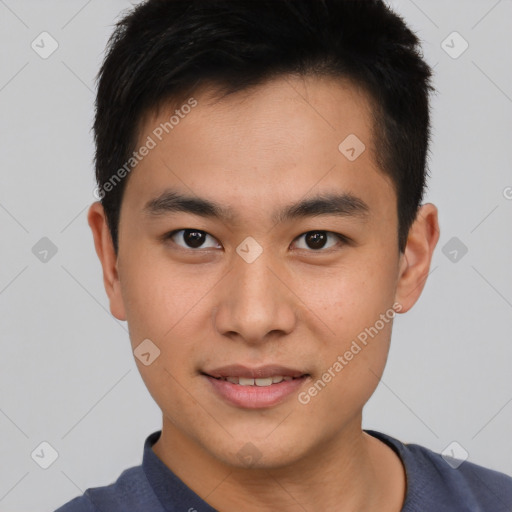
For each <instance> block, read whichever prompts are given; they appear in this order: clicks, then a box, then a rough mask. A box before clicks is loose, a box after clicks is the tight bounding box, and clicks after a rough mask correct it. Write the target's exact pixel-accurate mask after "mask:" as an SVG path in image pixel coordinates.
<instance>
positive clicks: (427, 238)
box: [395, 203, 439, 313]
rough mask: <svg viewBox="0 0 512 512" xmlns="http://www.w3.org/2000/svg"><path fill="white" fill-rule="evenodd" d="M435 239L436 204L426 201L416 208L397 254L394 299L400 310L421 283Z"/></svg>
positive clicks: (418, 291)
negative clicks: (412, 221) (406, 236)
mask: <svg viewBox="0 0 512 512" xmlns="http://www.w3.org/2000/svg"><path fill="white" fill-rule="evenodd" d="M438 240H439V222H438V218H437V208H436V207H435V206H434V205H433V204H431V203H427V204H424V205H422V206H421V208H419V210H418V214H417V216H416V220H415V221H414V223H413V224H412V226H411V229H410V230H409V235H408V238H407V245H406V247H405V251H404V253H403V254H402V256H401V262H400V269H399V274H398V282H397V290H396V295H395V300H396V301H397V302H399V303H400V304H401V306H402V308H401V310H400V313H405V312H407V311H408V310H409V309H411V308H412V307H413V306H414V304H415V303H416V301H417V300H418V299H419V297H420V295H421V292H422V291H423V288H424V286H425V283H426V280H427V277H428V274H429V269H430V263H431V261H432V255H433V253H434V249H435V247H436V245H437V242H438Z"/></svg>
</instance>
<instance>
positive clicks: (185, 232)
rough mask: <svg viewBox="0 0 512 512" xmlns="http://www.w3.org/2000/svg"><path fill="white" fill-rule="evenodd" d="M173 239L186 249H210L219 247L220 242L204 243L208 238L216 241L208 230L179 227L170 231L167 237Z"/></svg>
mask: <svg viewBox="0 0 512 512" xmlns="http://www.w3.org/2000/svg"><path fill="white" fill-rule="evenodd" d="M166 238H169V239H171V240H172V241H173V242H174V243H175V244H177V245H179V246H180V247H183V248H184V249H210V248H217V247H219V244H218V243H217V244H215V243H214V244H213V245H204V244H205V241H207V240H208V239H211V240H213V241H214V242H216V240H215V238H213V236H211V235H210V234H208V233H206V231H201V230H200V229H179V230H176V231H173V232H172V233H169V235H168V236H167V237H166Z"/></svg>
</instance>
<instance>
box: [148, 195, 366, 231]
mask: <svg viewBox="0 0 512 512" xmlns="http://www.w3.org/2000/svg"><path fill="white" fill-rule="evenodd" d="M143 212H144V214H145V215H147V216H150V217H157V216H162V215H167V214H171V213H175V212H184V213H191V214H194V215H198V216H200V217H206V218H214V219H219V220H223V221H229V220H233V219H234V217H235V215H234V213H233V211H232V210H231V209H230V208H226V207H224V206H222V205H221V204H219V203H216V202H214V201H211V200H209V199H204V198H201V197H194V196H187V195H184V194H181V193H179V192H177V191H175V190H166V191H165V192H163V193H162V194H160V195H159V196H158V197H155V198H153V199H150V200H149V201H148V202H147V203H146V204H145V206H144V208H143ZM369 213H370V208H369V206H368V205H367V204H366V203H365V202H364V201H363V200H362V199H361V198H359V197H356V196H354V195H353V194H350V193H347V192H345V193H341V194H333V193H329V194H328V193H324V194H320V195H317V196H315V197H312V198H309V199H304V200H301V201H298V202H296V203H293V204H291V205H288V206H285V207H284V208H282V209H281V210H279V211H277V212H275V213H274V215H273V216H272V220H273V222H275V223H279V222H285V221H289V220H293V219H296V218H305V217H314V216H320V215H321V216H324V215H325V216H327V215H333V216H339V217H353V218H358V219H360V220H366V219H367V218H368V215H369Z"/></svg>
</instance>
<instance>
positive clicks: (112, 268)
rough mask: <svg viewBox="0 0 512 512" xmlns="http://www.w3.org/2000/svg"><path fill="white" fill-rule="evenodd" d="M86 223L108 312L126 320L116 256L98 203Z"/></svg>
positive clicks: (103, 213)
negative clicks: (101, 271)
mask: <svg viewBox="0 0 512 512" xmlns="http://www.w3.org/2000/svg"><path fill="white" fill-rule="evenodd" d="M87 221H88V223H89V226H90V228H91V231H92V235H93V238H94V247H95V248H96V254H97V255H98V258H99V260H100V263H101V266H102V269H103V285H104V286H105V291H106V292H107V296H108V298H109V301H110V312H111V313H112V314H113V315H114V316H115V317H116V318H117V319H118V320H126V312H125V308H124V303H123V297H122V294H121V286H120V282H119V273H118V270H117V255H116V253H115V250H114V244H113V242H112V237H111V235H110V229H109V227H108V224H107V218H106V215H105V210H104V209H103V206H102V205H101V203H100V202H99V201H96V202H95V203H93V204H92V205H91V206H90V208H89V212H88V214H87Z"/></svg>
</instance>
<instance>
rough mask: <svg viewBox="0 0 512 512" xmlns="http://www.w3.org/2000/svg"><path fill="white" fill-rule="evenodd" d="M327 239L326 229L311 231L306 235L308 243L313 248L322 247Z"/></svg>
mask: <svg viewBox="0 0 512 512" xmlns="http://www.w3.org/2000/svg"><path fill="white" fill-rule="evenodd" d="M326 240H327V237H326V233H325V231H310V232H309V233H308V234H307V235H306V243H307V244H308V245H309V246H310V247H311V249H321V248H322V247H323V246H324V245H325V242H326Z"/></svg>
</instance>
